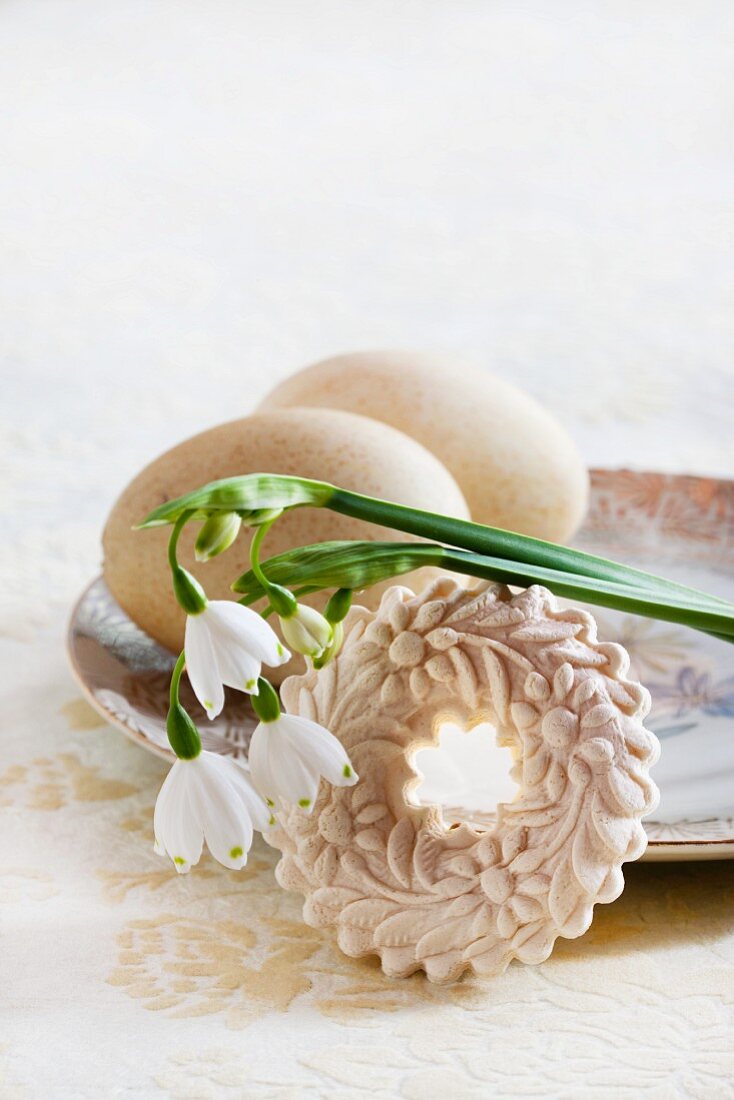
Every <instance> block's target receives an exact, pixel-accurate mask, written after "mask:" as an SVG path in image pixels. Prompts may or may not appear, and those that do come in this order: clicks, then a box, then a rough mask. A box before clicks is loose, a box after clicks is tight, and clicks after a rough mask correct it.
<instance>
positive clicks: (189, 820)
mask: <svg viewBox="0 0 734 1100" xmlns="http://www.w3.org/2000/svg"><path fill="white" fill-rule="evenodd" d="M193 763H194V762H193V761H190V760H177V761H176V763H175V764H174V765H173V767H172V768H171V770H170V772H169V773H168V775H167V776H166V778H165V780H164V782H163V786H162V787H161V789H160V792H159V794H158V798H157V800H156V804H155V813H154V815H153V831H154V833H155V838H156V843H155V848H156V851H157V852H158V853H159V854H162V851H165V852H167V853H168V855H169V856H170V858H171V859H172V860H173V863H174V866H175V868H176V870H177V871H178V872H179V873H181V874H185V873H186V872H187V871H189V870H190V869H191V867H193V866H195V865H196V864H197V863H198V862H199V859H200V858H201V849H202V846H203V841H204V830H203V828H202V823H201V818H200V816H199V813H198V809H197V806H196V800H195V798H194V797H193V793H194V792H193V786H194V784H193V783H192V780H193V779H194V776H193V775H192V765H193Z"/></svg>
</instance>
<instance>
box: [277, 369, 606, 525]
mask: <svg viewBox="0 0 734 1100" xmlns="http://www.w3.org/2000/svg"><path fill="white" fill-rule="evenodd" d="M290 405H301V406H303V405H319V406H324V407H327V408H332V409H343V410H345V411H347V412H354V413H361V414H362V415H364V416H371V417H374V419H375V420H381V421H382V422H383V423H385V424H390V425H392V427H393V428H397V429H398V430H399V431H402V432H405V434H406V435H410V436H412V437H413V439H416V440H417V441H418V442H419V443H422V444H423V446H424V447H427V448H428V449H429V450H430V451H432V452H433V454H435V455H436V457H437V458H439V459H440V460H441V462H442V463H443V464H444V466H445V467H446V468H447V469H448V470H449V471H450V472H451V473H452V474H453V476H454V478H455V479H456V481H457V483H458V485H459V487H460V489H461V491H462V492H463V494H464V496H465V498H466V501H467V503H468V505H469V508H470V510H471V514H472V518H473V519H475V520H477V521H478V522H479V523H488V524H490V525H493V526H495V527H505V528H507V529H509V530H511V531H519V532H521V533H522V534H526V535H534V536H535V537H536V538H543V539H551V540H552V541H556V542H562V541H564V540H566V539H568V538H569V537H570V536H571V535H572V534H573V533H574V531H575V530H576V529H577V528H578V526H579V525H580V523H581V521H582V519H583V517H584V513H585V510H586V505H587V499H588V475H587V471H586V468H585V466H584V464H583V462H582V461H581V457H580V455H579V453H578V451H577V450H576V447H575V446H574V444H573V441H572V440H571V438H570V436H569V435H568V433H567V432H566V431H565V429H564V428H563V427H562V426H561V425H560V424H559V423H558V421H557V420H555V419H554V418H553V417H552V416H551V415H550V414H549V413H548V412H546V411H545V409H543V408H541V406H540V405H539V404H538V403H537V402H536V401H534V400H532V398H530V397H528V396H527V394H524V393H523V392H522V391H521V390H519V389H517V388H516V387H515V386H512V385H510V384H509V383H508V382H504V381H503V380H502V379H500V378H497V377H496V376H495V375H492V374H489V373H488V372H487V373H485V372H484V371H479V370H476V369H474V368H471V367H467V366H464V365H460V364H459V365H457V363H456V362H455V361H454V360H451V359H446V358H441V357H438V356H434V355H424V354H417V353H409V352H395V351H372V352H358V353H355V354H352V355H340V356H337V357H335V358H334V359H326V360H324V361H323V362H320V363H315V364H314V365H313V366H310V367H306V368H305V369H304V370H302V371H299V372H298V373H297V374H294V375H293V376H292V377H291V378H287V379H286V380H285V381H284V382H282V383H281V384H280V385H279V386H277V387H276V388H275V389H274V390H273V392H272V393H271V394H269V395H268V396H267V397H266V398H265V400H264V402H263V404H262V406H261V407H262V408H263V410H269V409H274V408H282V407H286V406H290Z"/></svg>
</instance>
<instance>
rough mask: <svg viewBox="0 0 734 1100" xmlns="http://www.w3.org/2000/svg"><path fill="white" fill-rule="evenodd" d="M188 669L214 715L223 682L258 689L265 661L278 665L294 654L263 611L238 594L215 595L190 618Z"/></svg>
mask: <svg viewBox="0 0 734 1100" xmlns="http://www.w3.org/2000/svg"><path fill="white" fill-rule="evenodd" d="M184 649H185V652H186V671H187V672H188V675H189V680H190V681H191V686H192V688H193V689H194V694H195V695H196V698H197V699H198V700H199V702H200V703H201V705H202V706H203V707H204V709H205V711H206V713H207V715H208V717H209V718H216V717H217V715H218V714H219V713H220V711H221V709H222V707H223V706H224V685H225V684H226V685H227V687H232V688H237V689H238V690H239V691H246V692H249V693H250V694H257V679H258V676H259V675H260V669H261V667H262V663H263V662H264V663H265V664H267V665H271V666H273V667H275V666H277V665H282V664H284V663H285V662H286V661H287V660H289V659H290V653H289V652H288V650H287V649H285V648H284V647H283V646H282V645H281V643H280V641H279V640H278V636H277V634H276V633H275V631H274V630H273V628H272V627H271V626H270V625H269V624H268V623H266V621H265V619H263V618H262V616H261V615H258V613H257V612H256V611H253V610H252V609H251V608H249V607H244V606H243V605H242V604H240V603H235V602H234V601H233V600H210V601H209V602H208V603H207V605H206V607H205V608H204V610H203V611H201V612H199V614H198V615H189V616H188V617H187V619H186V636H185V640H184Z"/></svg>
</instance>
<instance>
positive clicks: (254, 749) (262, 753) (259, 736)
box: [247, 722, 278, 804]
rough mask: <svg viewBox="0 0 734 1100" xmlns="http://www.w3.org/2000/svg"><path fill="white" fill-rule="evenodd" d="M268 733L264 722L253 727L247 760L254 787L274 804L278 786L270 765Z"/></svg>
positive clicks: (270, 744)
mask: <svg viewBox="0 0 734 1100" xmlns="http://www.w3.org/2000/svg"><path fill="white" fill-rule="evenodd" d="M268 733H269V731H268V726H267V725H266V724H265V723H264V722H260V723H259V725H257V726H256V727H255V732H254V733H253V735H252V737H251V739H250V751H249V753H248V757H247V761H248V764H249V765H250V775H251V776H252V782H253V783H254V784H255V788H256V789H257V791H258V792H259V793H260V795H262V797H263V798H264V799H266V800H267V801H269V802H270V803H272V804H274V803H275V800H276V798H277V796H278V786H277V783H276V780H275V775H274V772H273V769H272V766H271V748H272V743H271V741H270V738H269V735H268Z"/></svg>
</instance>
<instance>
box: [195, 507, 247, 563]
mask: <svg viewBox="0 0 734 1100" xmlns="http://www.w3.org/2000/svg"><path fill="white" fill-rule="evenodd" d="M241 526H242V520H241V519H240V517H239V516H238V515H237V513H236V512H215V513H214V515H213V516H209V518H208V519H207V520H206V522H205V523H204V525H203V527H202V528H201V530H200V531H199V534H198V537H197V539H196V545H195V546H194V555H195V557H196V560H197V561H209V559H210V558H215V557H216V556H217V554H221V553H222V552H223V551H224V550H228V549H229V547H230V546H231V545H232V543H233V542H234V540H235V539H236V538H237V536H238V535H239V533H240V527H241Z"/></svg>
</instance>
